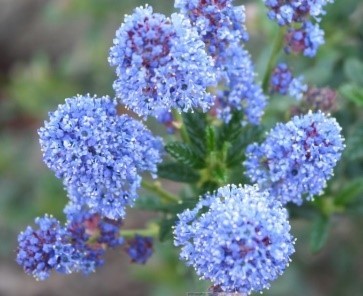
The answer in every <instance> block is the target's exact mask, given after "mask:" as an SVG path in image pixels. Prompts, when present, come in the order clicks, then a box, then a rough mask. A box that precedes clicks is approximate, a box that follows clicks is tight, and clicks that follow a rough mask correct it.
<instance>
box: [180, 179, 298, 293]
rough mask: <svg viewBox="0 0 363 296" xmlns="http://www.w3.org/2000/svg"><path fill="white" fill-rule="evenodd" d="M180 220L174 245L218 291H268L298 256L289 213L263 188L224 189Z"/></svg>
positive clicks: (184, 258) (220, 189) (203, 200)
mask: <svg viewBox="0 0 363 296" xmlns="http://www.w3.org/2000/svg"><path fill="white" fill-rule="evenodd" d="M178 217H179V221H178V222H177V224H176V226H175V229H174V236H175V240H174V242H175V245H176V246H181V253H180V257H181V259H183V260H185V261H186V262H187V265H191V266H193V267H194V269H195V270H196V272H197V274H198V275H199V276H200V277H201V278H203V279H207V280H210V281H211V282H212V283H213V285H214V287H218V289H217V290H218V291H224V292H240V293H247V294H250V293H252V292H255V291H262V290H263V289H266V288H268V287H269V286H270V282H271V281H273V280H275V279H276V278H277V277H278V276H279V275H281V274H282V273H283V271H284V270H285V268H286V267H287V266H288V265H289V262H290V256H291V255H292V254H293V253H294V251H295V250H294V242H295V239H294V238H293V237H292V236H291V234H290V225H289V222H288V213H287V210H286V209H284V208H283V207H282V205H281V203H280V202H278V201H276V200H275V199H273V198H271V197H270V196H269V194H268V193H267V192H266V191H259V188H258V187H257V186H250V185H246V186H244V187H242V186H241V185H240V186H236V185H227V186H225V187H221V188H219V189H218V190H217V191H216V192H214V193H213V194H206V195H205V196H204V197H203V198H202V199H201V201H200V202H199V203H198V204H197V206H196V207H195V208H194V209H192V210H186V211H184V212H183V213H181V214H179V215H178Z"/></svg>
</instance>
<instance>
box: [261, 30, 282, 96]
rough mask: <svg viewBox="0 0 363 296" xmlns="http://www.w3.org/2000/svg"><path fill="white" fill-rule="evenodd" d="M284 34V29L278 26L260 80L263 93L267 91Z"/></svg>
mask: <svg viewBox="0 0 363 296" xmlns="http://www.w3.org/2000/svg"><path fill="white" fill-rule="evenodd" d="M284 36H285V29H284V28H280V29H279V31H278V33H277V36H276V39H275V43H274V45H273V48H272V51H271V55H270V59H269V61H268V64H267V67H266V71H265V74H264V76H263V80H262V88H263V91H264V93H265V94H266V93H267V92H268V86H269V82H270V77H271V73H272V69H273V67H275V65H276V61H277V58H278V56H279V54H280V50H281V48H282V45H283V42H284Z"/></svg>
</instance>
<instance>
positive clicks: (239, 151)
mask: <svg viewBox="0 0 363 296" xmlns="http://www.w3.org/2000/svg"><path fill="white" fill-rule="evenodd" d="M261 132H262V129H261V128H260V127H255V126H246V127H244V128H243V130H242V132H241V134H240V135H239V136H238V137H236V138H234V139H233V140H232V141H231V142H230V148H229V150H228V153H227V159H226V163H227V166H228V167H233V166H236V165H240V164H241V162H242V161H243V160H244V158H245V149H246V147H247V145H248V144H251V143H253V142H254V141H256V140H258V138H259V137H260V135H261Z"/></svg>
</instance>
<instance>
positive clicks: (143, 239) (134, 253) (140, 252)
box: [126, 235, 153, 264]
mask: <svg viewBox="0 0 363 296" xmlns="http://www.w3.org/2000/svg"><path fill="white" fill-rule="evenodd" d="M128 244H129V245H128V247H127V249H126V252H127V254H128V255H129V256H130V258H131V262H133V263H137V264H145V263H146V261H147V260H148V259H149V258H150V257H151V255H152V254H153V239H152V237H148V236H141V235H135V237H134V238H133V239H131V240H128Z"/></svg>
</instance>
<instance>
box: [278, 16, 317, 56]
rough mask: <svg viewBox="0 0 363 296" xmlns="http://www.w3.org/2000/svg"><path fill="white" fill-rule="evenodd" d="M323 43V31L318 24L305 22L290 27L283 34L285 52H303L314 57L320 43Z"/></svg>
mask: <svg viewBox="0 0 363 296" xmlns="http://www.w3.org/2000/svg"><path fill="white" fill-rule="evenodd" d="M322 44H324V31H323V30H321V29H320V28H319V25H318V24H315V25H314V24H312V23H311V22H308V21H307V22H305V23H303V24H302V25H301V27H300V28H297V29H293V28H290V29H289V30H288V32H287V34H286V36H285V52H286V53H290V52H294V53H303V54H304V56H306V57H314V56H315V55H316V52H317V50H318V48H319V47H320V45H322Z"/></svg>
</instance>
